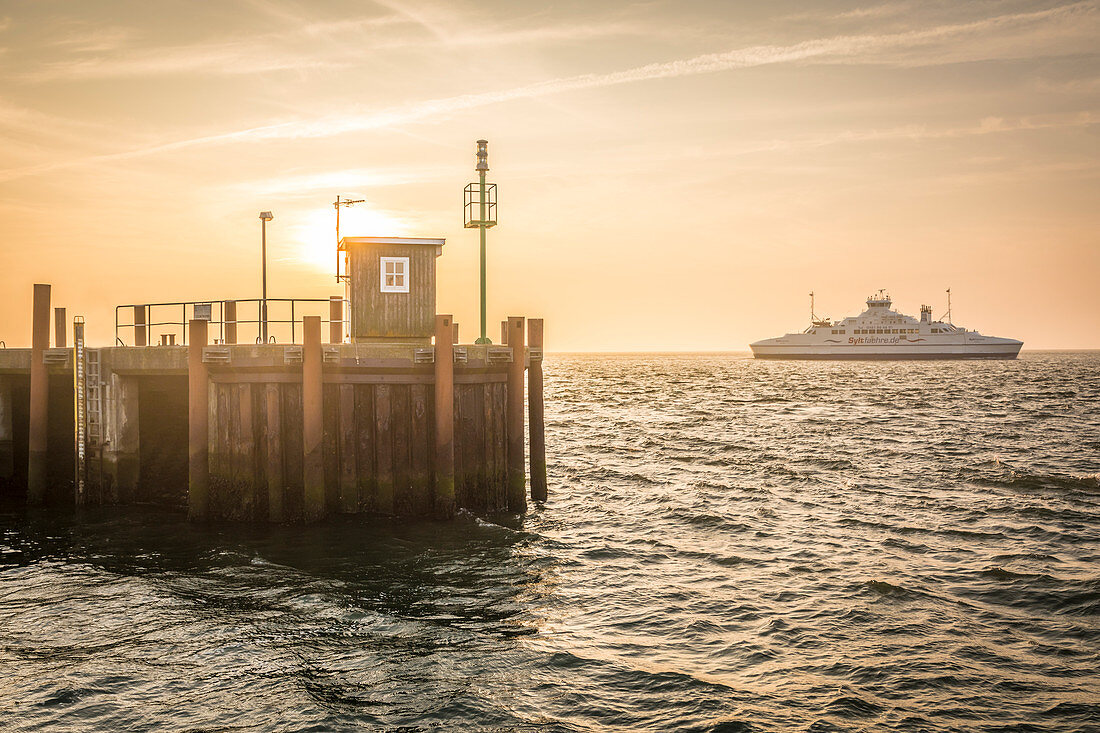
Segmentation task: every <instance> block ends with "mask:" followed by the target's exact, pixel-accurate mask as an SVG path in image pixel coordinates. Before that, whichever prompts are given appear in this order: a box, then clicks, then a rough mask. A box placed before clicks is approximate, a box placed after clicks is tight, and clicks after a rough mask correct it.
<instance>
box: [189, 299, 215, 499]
mask: <svg viewBox="0 0 1100 733" xmlns="http://www.w3.org/2000/svg"><path fill="white" fill-rule="evenodd" d="M187 328H188V333H187V516H188V518H189V519H192V520H198V519H205V518H206V517H207V515H208V513H209V507H210V446H209V424H210V404H209V400H210V392H209V375H208V369H207V367H206V364H204V363H203V361H202V349H203V347H204V346H206V344H207V338H208V333H207V322H206V321H199V320H191V321H189V322H188V324H187Z"/></svg>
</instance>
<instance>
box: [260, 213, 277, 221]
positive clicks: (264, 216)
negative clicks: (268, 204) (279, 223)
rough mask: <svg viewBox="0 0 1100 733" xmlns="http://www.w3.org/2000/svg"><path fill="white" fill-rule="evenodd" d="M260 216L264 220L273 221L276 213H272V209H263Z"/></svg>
mask: <svg viewBox="0 0 1100 733" xmlns="http://www.w3.org/2000/svg"><path fill="white" fill-rule="evenodd" d="M260 218H261V219H263V220H264V221H271V220H272V219H274V218H275V217H274V215H272V213H271V212H270V211H261V212H260Z"/></svg>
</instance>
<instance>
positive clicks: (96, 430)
mask: <svg viewBox="0 0 1100 733" xmlns="http://www.w3.org/2000/svg"><path fill="white" fill-rule="evenodd" d="M84 353H85V356H86V358H87V372H86V376H85V379H86V383H85V394H86V395H87V416H88V432H87V439H88V447H89V448H92V449H95V448H98V447H99V445H100V443H102V442H103V384H102V383H101V382H100V373H99V349H87V350H86V351H85V352H84Z"/></svg>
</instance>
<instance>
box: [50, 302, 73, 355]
mask: <svg viewBox="0 0 1100 733" xmlns="http://www.w3.org/2000/svg"><path fill="white" fill-rule="evenodd" d="M53 345H54V346H55V347H57V348H59V349H64V348H66V347H67V346H68V345H69V344H68V339H67V338H65V309H64V308H54V309H53Z"/></svg>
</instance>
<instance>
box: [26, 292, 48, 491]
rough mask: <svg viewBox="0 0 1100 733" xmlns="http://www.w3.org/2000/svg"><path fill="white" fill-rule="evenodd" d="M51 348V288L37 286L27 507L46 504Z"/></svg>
mask: <svg viewBox="0 0 1100 733" xmlns="http://www.w3.org/2000/svg"><path fill="white" fill-rule="evenodd" d="M49 345H50V286H49V285H42V284H35V286H34V304H33V306H32V315H31V399H30V425H29V426H28V427H29V432H28V451H27V461H28V462H27V503H28V504H41V503H43V502H44V501H45V500H46V460H47V455H46V434H47V429H48V423H47V416H48V415H49V409H50V391H49V390H50V375H49V372H48V371H47V370H46V362H45V361H44V360H43V357H44V356H45V353H46V349H47V348H49Z"/></svg>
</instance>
